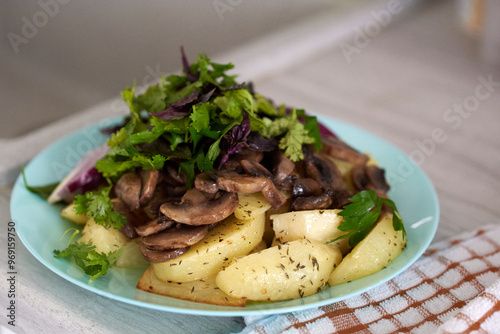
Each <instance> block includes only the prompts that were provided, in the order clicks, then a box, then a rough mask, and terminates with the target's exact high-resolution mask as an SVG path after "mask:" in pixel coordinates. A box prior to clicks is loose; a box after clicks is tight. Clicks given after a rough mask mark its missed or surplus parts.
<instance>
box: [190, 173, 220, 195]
mask: <svg viewBox="0 0 500 334" xmlns="http://www.w3.org/2000/svg"><path fill="white" fill-rule="evenodd" d="M194 186H195V187H196V188H198V189H200V190H201V191H204V192H207V193H210V194H215V193H216V192H218V191H219V187H218V186H217V173H216V172H214V171H207V172H203V173H200V174H198V175H196V179H195V180H194Z"/></svg>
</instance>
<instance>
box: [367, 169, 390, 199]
mask: <svg viewBox="0 0 500 334" xmlns="http://www.w3.org/2000/svg"><path fill="white" fill-rule="evenodd" d="M365 173H366V176H367V177H368V181H369V183H370V186H371V187H373V190H376V191H378V192H384V193H385V192H388V191H389V189H390V187H389V184H388V183H387V180H386V179H385V170H383V169H382V168H379V167H377V166H371V165H370V166H366V168H365Z"/></svg>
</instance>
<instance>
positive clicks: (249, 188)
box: [217, 172, 286, 209]
mask: <svg viewBox="0 0 500 334" xmlns="http://www.w3.org/2000/svg"><path fill="white" fill-rule="evenodd" d="M217 186H218V187H219V189H221V190H224V191H230V192H236V193H244V194H251V193H256V192H259V191H261V192H262V195H264V197H265V198H266V200H267V201H268V202H269V204H271V206H272V207H273V208H275V209H277V208H279V207H280V206H282V205H283V204H285V202H286V198H285V197H284V196H283V195H282V194H281V193H280V192H279V191H278V189H276V186H275V185H274V183H273V181H271V180H270V179H268V178H266V177H253V176H247V175H241V174H237V173H234V172H225V173H222V172H221V173H219V178H218V179H217Z"/></svg>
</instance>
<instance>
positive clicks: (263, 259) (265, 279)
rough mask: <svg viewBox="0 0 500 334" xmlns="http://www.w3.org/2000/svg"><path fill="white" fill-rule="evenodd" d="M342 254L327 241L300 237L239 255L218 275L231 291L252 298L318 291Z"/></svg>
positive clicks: (221, 285) (296, 295)
mask: <svg viewBox="0 0 500 334" xmlns="http://www.w3.org/2000/svg"><path fill="white" fill-rule="evenodd" d="M341 260H342V254H341V253H340V251H339V250H338V249H337V248H335V247H330V246H328V245H326V244H324V243H321V242H318V241H314V240H308V239H300V240H296V241H291V242H289V243H285V244H283V245H278V246H275V247H271V248H267V249H265V250H263V251H260V252H258V253H254V254H251V255H248V256H244V257H242V258H237V259H234V260H233V261H232V263H231V264H230V265H229V266H228V267H227V268H224V269H223V270H222V271H221V272H219V274H218V275H217V277H216V279H215V282H216V284H217V286H218V287H219V288H220V289H221V290H222V291H224V292H225V293H227V294H228V295H230V296H232V297H236V298H247V299H249V300H287V299H293V298H300V297H305V296H310V295H313V294H315V293H316V292H317V291H318V289H320V288H321V287H322V286H323V285H324V284H325V283H326V281H327V280H328V278H329V277H330V274H331V272H332V270H333V268H334V266H336V265H337V264H339V263H340V261H341Z"/></svg>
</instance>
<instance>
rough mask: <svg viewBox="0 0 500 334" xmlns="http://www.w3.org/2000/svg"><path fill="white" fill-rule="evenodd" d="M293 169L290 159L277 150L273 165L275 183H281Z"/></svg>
mask: <svg viewBox="0 0 500 334" xmlns="http://www.w3.org/2000/svg"><path fill="white" fill-rule="evenodd" d="M294 170H295V163H294V162H293V161H292V160H290V159H289V158H288V157H287V156H286V155H285V154H283V152H281V151H277V153H276V158H275V167H274V169H273V174H274V181H275V182H276V184H281V183H283V182H284V181H285V180H286V178H287V177H288V176H289V175H290V174H292V173H293V171H294Z"/></svg>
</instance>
